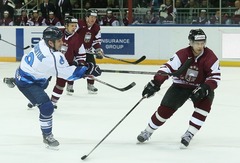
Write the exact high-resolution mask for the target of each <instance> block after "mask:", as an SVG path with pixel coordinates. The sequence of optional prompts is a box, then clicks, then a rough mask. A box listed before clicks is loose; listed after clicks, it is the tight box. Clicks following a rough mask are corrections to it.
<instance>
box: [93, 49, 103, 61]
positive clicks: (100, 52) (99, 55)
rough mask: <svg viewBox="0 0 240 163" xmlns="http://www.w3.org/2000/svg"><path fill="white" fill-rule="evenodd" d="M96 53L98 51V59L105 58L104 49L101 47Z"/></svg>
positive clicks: (96, 51)
mask: <svg viewBox="0 0 240 163" xmlns="http://www.w3.org/2000/svg"><path fill="white" fill-rule="evenodd" d="M95 53H96V58H97V59H103V56H104V53H103V50H102V49H101V48H98V49H96V50H95Z"/></svg>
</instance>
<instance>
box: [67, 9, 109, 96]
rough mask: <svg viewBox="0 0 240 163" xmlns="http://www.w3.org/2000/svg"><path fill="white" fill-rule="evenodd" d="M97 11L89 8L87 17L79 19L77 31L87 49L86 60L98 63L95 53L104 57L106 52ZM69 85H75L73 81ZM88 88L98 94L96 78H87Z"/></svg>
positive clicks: (98, 56) (99, 56)
mask: <svg viewBox="0 0 240 163" xmlns="http://www.w3.org/2000/svg"><path fill="white" fill-rule="evenodd" d="M96 20H97V11H96V10H87V11H86V14H85V19H84V20H81V19H79V20H78V30H77V32H78V33H79V35H80V36H81V37H82V39H83V44H84V47H85V49H86V56H87V57H86V62H87V63H88V62H91V63H94V64H96V61H95V57H94V55H93V53H95V54H96V55H97V56H96V58H97V59H102V58H103V55H104V52H103V50H102V48H101V30H100V26H99V25H98V24H97V23H96ZM68 85H73V82H72V81H71V82H68ZM87 89H88V92H89V93H90V94H96V93H97V91H98V89H97V88H96V87H94V80H92V79H91V78H87Z"/></svg>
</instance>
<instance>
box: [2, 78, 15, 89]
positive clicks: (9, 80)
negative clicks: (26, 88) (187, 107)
mask: <svg viewBox="0 0 240 163" xmlns="http://www.w3.org/2000/svg"><path fill="white" fill-rule="evenodd" d="M3 82H4V83H5V84H7V86H8V87H9V88H14V87H15V78H4V79H3Z"/></svg>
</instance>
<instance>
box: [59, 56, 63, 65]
mask: <svg viewBox="0 0 240 163" xmlns="http://www.w3.org/2000/svg"><path fill="white" fill-rule="evenodd" d="M59 63H60V64H61V65H63V64H64V59H63V57H62V56H60V60H59Z"/></svg>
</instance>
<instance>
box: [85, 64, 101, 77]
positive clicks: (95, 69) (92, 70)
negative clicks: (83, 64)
mask: <svg viewBox="0 0 240 163" xmlns="http://www.w3.org/2000/svg"><path fill="white" fill-rule="evenodd" d="M87 67H88V70H87V71H86V73H85V74H86V75H92V76H95V77H96V76H100V75H101V73H102V71H101V69H100V68H99V66H98V65H94V64H93V63H92V62H88V63H87Z"/></svg>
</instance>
